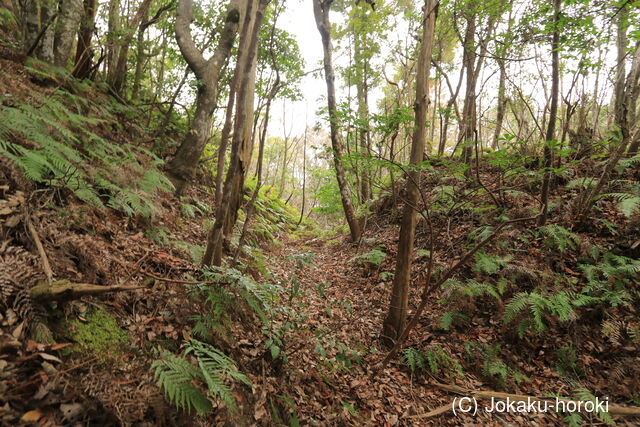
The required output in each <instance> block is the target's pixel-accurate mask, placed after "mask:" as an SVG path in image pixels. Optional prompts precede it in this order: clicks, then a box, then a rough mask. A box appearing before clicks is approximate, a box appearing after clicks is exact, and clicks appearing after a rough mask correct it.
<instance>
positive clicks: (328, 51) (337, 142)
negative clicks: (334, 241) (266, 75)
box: [313, 0, 361, 242]
mask: <svg viewBox="0 0 640 427" xmlns="http://www.w3.org/2000/svg"><path fill="white" fill-rule="evenodd" d="M332 2H333V0H313V14H314V17H315V20H316V26H317V27H318V31H319V32H320V36H321V38H322V50H323V54H324V59H323V64H324V79H325V82H326V85H327V106H328V108H329V111H328V114H329V127H330V129H331V147H332V148H333V164H334V167H335V170H336V179H337V181H338V187H339V189H340V200H341V201H342V208H343V210H344V215H345V217H346V219H347V223H348V224H349V231H350V233H351V240H352V241H353V242H357V241H358V240H359V239H360V234H361V227H360V223H359V221H358V218H357V217H356V210H355V208H354V207H353V202H352V201H351V193H350V192H349V184H348V181H347V174H346V171H345V168H344V165H343V156H344V148H343V145H342V141H341V139H340V130H339V123H338V122H339V118H338V114H337V111H338V108H337V103H336V88H335V80H336V77H335V71H334V69H333V59H332V49H333V48H332V44H331V23H330V21H329V11H330V9H331V3H332Z"/></svg>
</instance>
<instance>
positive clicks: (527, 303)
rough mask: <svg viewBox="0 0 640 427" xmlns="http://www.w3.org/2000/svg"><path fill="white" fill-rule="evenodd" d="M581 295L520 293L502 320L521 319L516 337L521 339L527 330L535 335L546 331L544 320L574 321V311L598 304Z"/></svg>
mask: <svg viewBox="0 0 640 427" xmlns="http://www.w3.org/2000/svg"><path fill="white" fill-rule="evenodd" d="M599 301H600V299H599V298H594V297H591V296H589V295H586V294H583V293H575V292H571V291H561V292H558V293H555V294H541V293H537V292H520V293H518V294H516V295H515V296H514V297H513V298H512V299H511V300H510V301H509V303H508V304H507V306H506V307H505V311H504V317H503V320H504V322H505V323H511V322H512V321H514V320H516V319H518V318H522V320H521V322H520V324H519V326H518V335H519V336H520V337H523V336H524V335H525V334H526V332H527V331H528V329H529V328H533V330H534V331H535V332H536V333H541V332H543V331H545V330H546V329H547V323H546V322H545V319H546V318H547V317H554V318H557V319H558V320H560V321H562V322H568V321H574V320H576V319H577V318H578V314H577V313H576V311H575V309H576V308H579V307H584V306H588V305H593V304H595V303H597V302H599Z"/></svg>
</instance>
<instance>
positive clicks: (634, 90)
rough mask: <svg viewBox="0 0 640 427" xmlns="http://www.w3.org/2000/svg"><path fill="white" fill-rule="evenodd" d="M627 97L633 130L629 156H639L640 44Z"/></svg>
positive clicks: (630, 74)
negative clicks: (639, 98) (639, 97)
mask: <svg viewBox="0 0 640 427" xmlns="http://www.w3.org/2000/svg"><path fill="white" fill-rule="evenodd" d="M626 92H627V96H628V103H627V109H628V110H629V111H628V114H629V118H628V119H627V122H628V123H629V125H630V126H632V128H631V129H630V130H629V131H630V134H631V135H632V136H631V141H630V143H629V151H628V152H627V155H628V156H633V155H636V154H638V148H640V123H638V109H637V103H638V96H640V42H638V43H637V44H636V49H635V52H634V54H633V60H632V62H631V70H630V71H629V75H628V76H627V89H626Z"/></svg>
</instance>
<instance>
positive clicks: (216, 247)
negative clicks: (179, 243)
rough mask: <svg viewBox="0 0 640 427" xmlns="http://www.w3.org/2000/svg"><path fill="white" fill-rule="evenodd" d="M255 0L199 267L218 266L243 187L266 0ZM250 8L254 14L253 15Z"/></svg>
mask: <svg viewBox="0 0 640 427" xmlns="http://www.w3.org/2000/svg"><path fill="white" fill-rule="evenodd" d="M254 1H255V0H248V2H247V8H246V11H245V17H244V22H243V25H242V31H241V35H240V46H239V47H238V61H237V65H236V71H235V72H236V74H238V73H239V75H240V76H241V78H240V79H239V81H238V82H239V85H238V91H237V96H236V113H235V118H234V129H233V139H232V141H231V161H230V162H229V169H228V170H227V177H226V179H225V182H224V187H223V191H222V200H221V201H220V203H219V204H218V205H217V207H216V221H215V223H214V224H213V227H211V230H210V231H209V235H208V237H207V248H206V250H205V253H204V256H203V257H202V264H203V265H217V266H219V265H221V264H222V243H223V241H224V237H225V228H226V227H227V226H228V224H229V223H233V222H235V221H234V220H233V217H234V216H235V215H237V207H238V203H239V200H240V198H241V197H242V190H243V188H242V187H243V185H244V173H245V171H246V169H248V167H249V164H250V162H249V160H250V159H248V158H247V156H248V155H249V154H248V153H250V148H251V147H249V146H248V144H249V143H250V141H251V135H248V133H250V132H251V125H252V121H251V120H248V117H249V116H250V114H252V112H253V111H247V107H251V110H253V102H251V103H249V102H248V101H247V98H249V97H251V100H253V90H252V89H253V85H252V82H255V59H256V55H257V45H258V33H259V30H260V25H261V24H262V20H263V18H264V11H265V9H266V7H267V5H268V3H269V0H259V2H258V4H257V8H256V7H255V5H254ZM254 9H256V11H255V12H254Z"/></svg>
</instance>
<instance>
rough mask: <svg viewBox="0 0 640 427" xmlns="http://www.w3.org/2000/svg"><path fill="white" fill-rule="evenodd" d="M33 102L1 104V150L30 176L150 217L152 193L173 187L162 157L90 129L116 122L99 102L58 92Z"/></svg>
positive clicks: (92, 201) (87, 199) (96, 201)
mask: <svg viewBox="0 0 640 427" xmlns="http://www.w3.org/2000/svg"><path fill="white" fill-rule="evenodd" d="M36 68H38V69H39V68H40V67H36ZM54 71H55V70H54ZM32 102H34V103H36V102H37V103H39V104H40V105H39V106H37V107H36V106H34V105H29V104H18V105H16V106H15V107H12V108H1V107H0V154H3V155H5V156H6V157H8V158H9V159H10V160H12V161H13V162H14V163H15V164H16V165H17V166H18V167H19V168H20V169H22V171H23V172H24V174H25V176H26V177H27V178H28V179H30V180H32V181H34V182H36V183H38V184H42V185H46V186H51V187H58V188H67V189H68V190H70V191H72V192H73V193H74V194H75V196H76V197H78V198H79V199H81V200H83V201H85V202H87V203H89V204H91V205H93V206H95V207H96V208H99V209H103V208H104V207H105V205H106V206H108V207H111V208H113V209H117V210H120V211H122V212H124V213H126V214H127V215H130V216H132V215H142V216H146V217H148V216H151V215H152V214H153V213H154V212H155V206H154V205H153V203H152V202H151V198H150V197H151V195H153V194H154V193H155V192H157V191H170V190H171V189H173V186H172V184H171V182H170V181H169V180H168V179H167V178H166V177H165V176H164V175H163V174H162V172H161V171H160V169H159V167H160V166H161V165H162V160H160V159H159V158H157V157H156V156H154V155H153V154H151V153H150V152H148V150H145V149H143V148H139V147H134V146H131V145H129V144H121V143H119V142H111V141H108V140H106V139H104V138H102V137H100V136H99V135H97V134H96V133H94V132H93V131H92V129H93V128H95V127H97V126H101V125H102V124H106V123H112V124H113V123H117V121H116V119H115V116H114V115H113V114H111V112H109V111H108V109H105V108H104V106H102V105H100V104H99V103H98V102H94V101H92V100H89V99H87V98H86V97H83V96H77V95H73V94H71V93H69V92H64V91H62V90H57V91H55V92H53V94H52V95H51V96H47V97H42V98H39V99H35V100H34V101H32ZM108 105H110V104H108ZM114 105H115V104H114ZM74 107H75V110H74ZM76 110H77V111H76ZM98 116H100V117H106V118H105V119H99V118H97V117H98ZM147 158H151V162H148V161H147V160H146V159H147ZM142 163H144V164H145V167H144V168H142V166H141V164H142Z"/></svg>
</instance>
